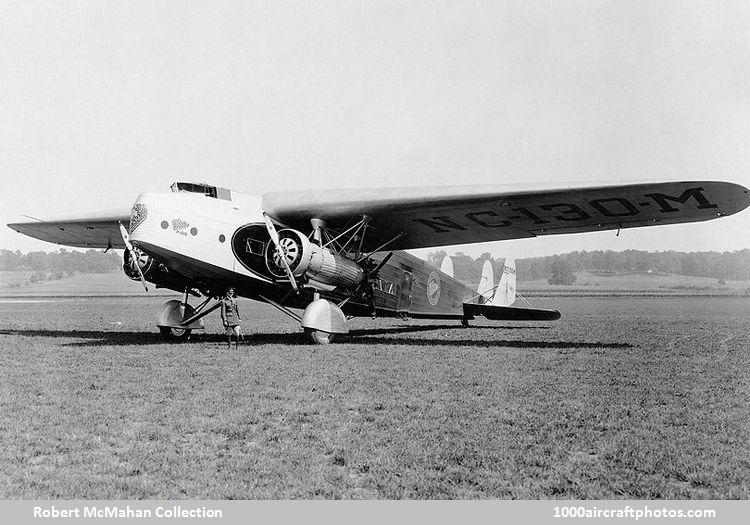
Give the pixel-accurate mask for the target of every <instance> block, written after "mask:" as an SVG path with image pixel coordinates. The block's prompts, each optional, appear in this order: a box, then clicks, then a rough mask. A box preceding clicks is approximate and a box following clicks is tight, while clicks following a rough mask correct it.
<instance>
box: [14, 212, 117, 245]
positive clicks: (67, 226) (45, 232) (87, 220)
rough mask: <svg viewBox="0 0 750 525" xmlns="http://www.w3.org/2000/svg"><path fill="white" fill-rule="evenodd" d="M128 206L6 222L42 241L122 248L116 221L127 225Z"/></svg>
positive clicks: (20, 231)
mask: <svg viewBox="0 0 750 525" xmlns="http://www.w3.org/2000/svg"><path fill="white" fill-rule="evenodd" d="M129 221H130V208H127V209H121V210H112V211H106V212H98V213H90V214H85V215H78V216H71V217H65V218H59V219H52V220H38V219H37V220H32V221H26V222H17V223H13V224H8V227H9V228H11V229H13V230H16V231H17V232H19V233H23V234H24V235H28V236H29V237H34V238H35V239H40V240H42V241H47V242H52V243H56V244H63V245H65V246H74V247H76V248H107V247H110V248H120V249H122V248H124V247H125V243H123V241H122V236H121V235H120V227H119V222H122V223H123V224H125V225H127V224H128V222H129Z"/></svg>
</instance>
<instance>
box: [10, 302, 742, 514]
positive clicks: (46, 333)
mask: <svg viewBox="0 0 750 525" xmlns="http://www.w3.org/2000/svg"><path fill="white" fill-rule="evenodd" d="M164 300H165V298H164V297H153V296H151V297H134V298H104V297H97V298H91V299H88V300H83V299H80V298H75V297H68V298H43V297H39V298H36V299H18V298H6V299H3V300H0V407H1V410H0V440H1V441H2V443H3V447H0V497H2V498H4V499H16V498H83V499H89V498H92V499H93V498H106V499H121V498H122V499H135V498H169V499H173V498H174V499H182V498H185V499H188V498H189V499H212V498H217V499H226V498H235V499H255V498H274V499H276V498H440V499H452V498H532V499H535V498H566V499H571V498H572V499H578V498H583V499H587V498H607V499H609V498H644V499H651V498H678V499H679V498H711V499H728V498H742V499H746V498H748V497H750V403H749V402H750V354H749V352H750V298H745V297H663V298H646V297H608V298H597V297H576V298H564V297H559V298H554V299H549V300H546V301H545V300H544V299H542V298H536V299H535V300H534V303H535V305H536V306H539V307H555V308H558V309H559V310H560V311H561V312H562V313H563V318H562V320H561V321H559V322H557V323H548V324H542V325H531V324H523V323H516V324H510V323H490V322H488V321H479V320H478V321H475V322H474V323H473V325H472V328H470V329H461V328H457V327H456V325H457V324H458V323H445V322H429V321H411V322H406V321H401V320H381V319H378V320H375V321H371V320H369V319H361V320H355V321H354V322H353V327H352V328H353V330H352V334H351V335H350V336H349V337H346V338H345V339H343V340H342V341H341V342H339V343H336V344H334V345H330V346H315V345H312V344H308V343H307V342H306V340H305V339H304V338H303V337H302V334H301V331H300V329H299V328H298V326H297V325H296V323H294V322H292V321H291V320H289V319H287V318H286V317H285V316H283V315H281V314H280V313H278V312H276V311H275V310H273V309H272V308H270V307H267V306H263V305H259V304H255V303H251V302H247V301H241V303H240V308H241V311H242V314H243V319H245V322H244V328H245V329H246V331H247V332H248V335H247V341H246V344H245V345H244V346H241V347H240V349H239V350H235V349H234V347H232V349H231V350H228V349H227V348H226V343H225V340H224V336H223V335H221V323H220V320H219V318H218V315H212V316H209V318H207V327H208V330H207V332H206V333H205V334H200V333H198V334H197V335H196V336H195V337H194V339H193V340H192V341H191V342H189V343H187V344H164V343H162V342H161V340H160V339H159V337H158V334H157V333H156V329H155V327H154V326H153V318H154V314H155V312H156V310H157V309H158V307H159V305H160V304H161V303H162V302H163V301H164ZM29 301H33V302H29Z"/></svg>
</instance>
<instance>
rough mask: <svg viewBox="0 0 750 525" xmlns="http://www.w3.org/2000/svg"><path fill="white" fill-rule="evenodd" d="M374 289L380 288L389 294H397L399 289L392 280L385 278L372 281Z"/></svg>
mask: <svg viewBox="0 0 750 525" xmlns="http://www.w3.org/2000/svg"><path fill="white" fill-rule="evenodd" d="M372 288H373V290H380V291H381V292H383V293H387V294H389V295H397V294H398V293H397V292H398V289H397V287H396V285H395V284H394V283H392V282H390V281H386V280H384V279H377V280H376V281H374V282H373V283H372Z"/></svg>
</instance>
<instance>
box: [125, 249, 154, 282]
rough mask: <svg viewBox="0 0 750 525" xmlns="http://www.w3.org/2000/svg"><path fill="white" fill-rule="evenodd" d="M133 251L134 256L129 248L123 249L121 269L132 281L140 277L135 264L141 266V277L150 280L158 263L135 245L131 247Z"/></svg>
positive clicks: (138, 279)
mask: <svg viewBox="0 0 750 525" xmlns="http://www.w3.org/2000/svg"><path fill="white" fill-rule="evenodd" d="M133 251H134V252H135V257H133V256H132V255H131V254H130V250H125V257H124V260H123V264H122V271H124V272H125V275H127V276H128V277H130V278H131V279H133V280H134V281H140V280H141V277H140V275H139V274H138V269H137V268H136V265H138V266H140V267H141V271H142V272H143V277H144V278H145V279H146V280H147V281H150V280H151V278H153V277H154V275H155V274H156V271H157V269H158V263H157V262H156V261H155V260H154V258H153V257H151V256H150V255H148V254H146V253H143V252H142V251H141V250H139V249H138V248H136V247H133Z"/></svg>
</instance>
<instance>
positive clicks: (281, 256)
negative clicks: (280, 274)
mask: <svg viewBox="0 0 750 525" xmlns="http://www.w3.org/2000/svg"><path fill="white" fill-rule="evenodd" d="M263 221H265V223H266V229H267V230H268V235H270V236H271V242H273V245H274V247H275V248H276V257H274V262H276V263H278V262H281V263H282V265H283V266H284V270H286V274H287V276H288V277H289V283H290V284H291V285H292V288H293V289H294V291H295V292H297V293H299V289H298V288H297V280H296V279H295V278H294V274H293V273H292V269H291V268H290V267H289V261H287V260H286V256H287V251H286V248H287V246H283V245H282V243H281V241H280V240H279V234H278V232H277V231H276V227H275V226H274V225H273V222H271V218H270V217H269V216H268V214H267V213H266V212H263ZM295 246H296V245H295Z"/></svg>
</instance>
